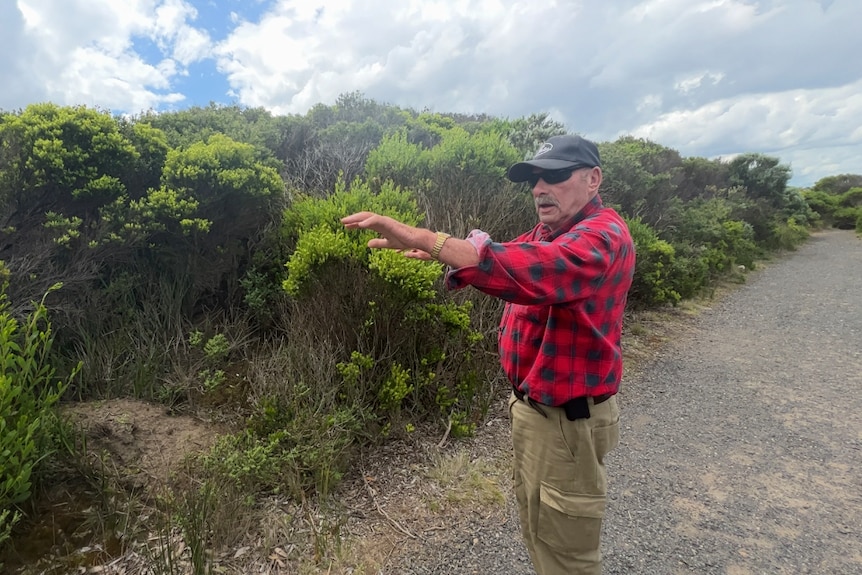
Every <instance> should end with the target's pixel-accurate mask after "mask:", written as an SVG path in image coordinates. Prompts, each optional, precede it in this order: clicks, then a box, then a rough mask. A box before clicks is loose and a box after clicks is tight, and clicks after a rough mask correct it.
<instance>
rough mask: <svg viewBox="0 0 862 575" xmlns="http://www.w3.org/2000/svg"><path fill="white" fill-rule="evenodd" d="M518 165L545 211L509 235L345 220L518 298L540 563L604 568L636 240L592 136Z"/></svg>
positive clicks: (515, 170) (513, 407) (517, 418)
mask: <svg viewBox="0 0 862 575" xmlns="http://www.w3.org/2000/svg"><path fill="white" fill-rule="evenodd" d="M508 177H509V179H510V180H512V181H513V182H528V183H529V185H530V187H531V189H532V193H533V198H534V200H535V204H536V211H537V213H538V216H539V224H538V225H536V227H535V228H533V229H532V230H531V231H529V232H527V233H525V234H523V235H521V236H520V237H518V238H517V239H515V240H514V241H511V242H505V243H495V242H493V241H492V240H491V238H489V237H488V235H487V234H485V233H484V232H481V231H479V230H474V231H473V232H471V233H470V235H469V236H468V237H467V239H464V240H461V239H456V238H450V237H449V236H448V235H447V234H444V233H442V232H436V233H435V232H432V231H430V230H426V229H421V228H415V227H411V226H407V225H405V224H402V223H400V222H397V221H395V220H393V219H391V218H387V217H385V216H380V215H377V214H372V213H369V212H362V213H358V214H353V215H351V216H348V217H346V218H344V219H343V220H342V222H343V223H344V225H345V226H347V227H348V228H363V229H366V228H367V229H372V230H374V231H376V232H377V233H378V234H380V236H381V237H379V238H376V239H373V240H371V241H370V242H369V243H368V245H369V247H372V248H389V249H397V250H404V251H405V255H407V256H408V257H413V258H420V259H429V258H434V259H437V260H439V261H441V262H443V263H444V264H447V265H448V266H449V267H450V268H451V269H450V271H449V273H448V275H447V278H446V282H447V287H449V288H450V289H458V288H462V287H465V286H467V285H472V286H474V287H475V288H477V289H479V290H481V291H483V292H485V293H488V294H490V295H492V296H495V297H499V298H501V299H503V300H505V301H506V302H507V304H506V306H505V309H504V311H503V318H502V321H501V323H500V332H499V348H500V361H501V363H502V365H503V368H504V370H505V372H506V374H507V376H508V377H509V380H510V381H511V382H512V387H513V393H512V396H511V398H510V400H509V413H510V417H511V420H512V442H513V447H514V471H513V477H514V488H515V494H516V497H517V500H518V508H519V513H520V518H521V530H522V533H523V536H524V539H525V542H526V544H527V548H528V549H529V552H530V556H531V558H532V560H533V564H534V566H535V568H536V571H537V573H538V574H539V575H563V574H566V575H571V574H591V575H592V574H599V573H601V551H600V545H599V538H600V534H601V528H602V518H603V517H604V512H605V504H606V500H607V482H606V474H605V468H604V461H603V460H604V457H605V455H606V454H607V453H608V452H609V451H610V450H611V449H613V448H614V447H616V445H617V444H618V443H619V408H618V406H617V402H616V398H615V394H616V393H617V391H618V389H619V384H620V378H621V376H622V355H621V347H620V341H621V337H622V321H623V312H624V310H625V304H626V295H627V292H628V289H629V287H630V286H631V281H632V275H633V273H634V264H635V250H634V245H633V243H632V239H631V236H630V234H629V231H628V228H627V227H626V224H625V222H624V221H623V219H622V218H621V217H620V216H619V214H617V213H616V212H615V211H614V210H612V209H611V208H608V207H605V206H603V204H602V200H601V197H600V196H599V194H598V190H599V186H600V185H601V183H602V169H601V161H600V158H599V151H598V148H597V147H596V145H595V144H594V143H592V142H590V141H588V140H585V139H583V138H581V137H579V136H571V135H564V136H555V137H553V138H550V139H549V140H548V141H547V142H546V143H545V144H543V145H542V147H541V148H540V149H539V151H538V152H536V154H535V157H534V158H533V159H532V160H529V161H525V162H520V163H517V164H515V165H513V166H512V167H511V168H509V171H508Z"/></svg>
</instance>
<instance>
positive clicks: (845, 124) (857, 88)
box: [631, 80, 862, 176]
mask: <svg viewBox="0 0 862 575" xmlns="http://www.w3.org/2000/svg"><path fill="white" fill-rule="evenodd" d="M860 119H862V80H858V81H856V82H853V83H850V84H846V85H844V86H840V87H837V88H821V89H816V90H789V91H785V92H776V93H764V94H752V95H743V96H738V97H735V98H728V99H724V100H718V101H715V102H711V103H709V104H706V105H704V106H701V107H699V108H695V109H688V110H675V111H673V112H668V113H666V114H663V115H661V116H659V117H658V118H656V119H654V120H652V121H650V122H647V123H645V124H643V125H641V126H639V127H637V128H635V129H634V130H632V131H631V134H632V135H634V136H637V137H642V138H648V139H650V140H653V141H656V142H660V143H662V144H663V145H666V146H670V147H673V148H677V149H681V150H685V151H686V154H687V155H704V156H714V155H722V156H726V155H731V154H737V153H741V152H752V151H757V152H764V153H770V154H774V155H777V156H779V157H781V158H782V159H784V158H787V161H792V162H793V163H794V164H795V165H796V166H798V167H799V168H800V169H799V170H798V172H799V173H798V174H797V175H798V176H803V175H805V174H812V173H815V172H817V171H824V170H826V171H827V173H828V170H830V169H837V168H838V166H839V165H846V166H847V169H846V170H844V171H849V169H850V168H851V167H852V168H853V169H854V170H856V171H858V172H859V173H862V159H860V157H859V156H860V154H859V150H860V148H862V129H860ZM841 148H844V149H846V150H847V152H846V153H845V154H842V157H841V161H840V162H838V161H837V160H834V161H830V160H828V159H826V158H825V157H824V154H823V153H822V152H823V151H824V150H828V151H829V154H828V155H829V157H836V156H835V150H837V149H841Z"/></svg>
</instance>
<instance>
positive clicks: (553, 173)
mask: <svg viewBox="0 0 862 575" xmlns="http://www.w3.org/2000/svg"><path fill="white" fill-rule="evenodd" d="M576 169H578V168H563V169H561V170H545V171H544V172H539V173H538V174H530V177H529V178H527V183H528V184H530V187H531V188H535V187H536V184H538V183H539V179H542V180H545V182H546V183H548V184H559V183H560V182H565V181H566V180H568V179H569V178H571V177H572V172H574V171H575V170H576Z"/></svg>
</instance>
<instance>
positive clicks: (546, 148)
mask: <svg viewBox="0 0 862 575" xmlns="http://www.w3.org/2000/svg"><path fill="white" fill-rule="evenodd" d="M553 149H554V144H552V143H550V142H545V143H544V144H542V147H541V148H539V151H538V152H536V156H541V155H542V154H547V153H548V152H550V151H551V150H553Z"/></svg>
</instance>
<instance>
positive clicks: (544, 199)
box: [533, 196, 560, 208]
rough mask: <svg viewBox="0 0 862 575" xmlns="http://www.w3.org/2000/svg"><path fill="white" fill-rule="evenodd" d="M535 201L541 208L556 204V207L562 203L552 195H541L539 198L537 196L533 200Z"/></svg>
mask: <svg viewBox="0 0 862 575" xmlns="http://www.w3.org/2000/svg"><path fill="white" fill-rule="evenodd" d="M533 201H534V203H535V204H536V207H537V208H541V207H543V206H554V207H556V208H559V207H560V204H559V203H558V202H557V200H555V199H554V198H552V197H550V196H539V197H538V198H535V200H533Z"/></svg>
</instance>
